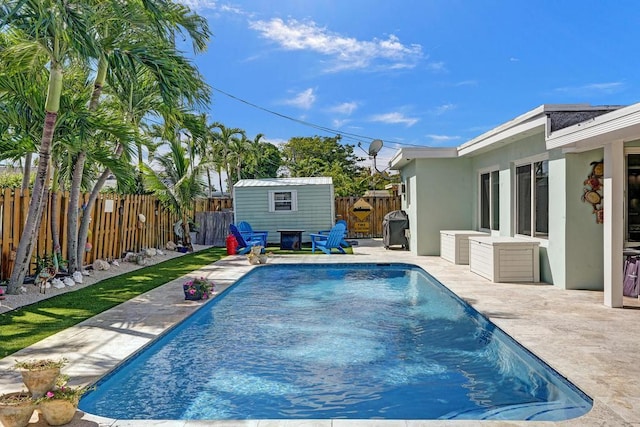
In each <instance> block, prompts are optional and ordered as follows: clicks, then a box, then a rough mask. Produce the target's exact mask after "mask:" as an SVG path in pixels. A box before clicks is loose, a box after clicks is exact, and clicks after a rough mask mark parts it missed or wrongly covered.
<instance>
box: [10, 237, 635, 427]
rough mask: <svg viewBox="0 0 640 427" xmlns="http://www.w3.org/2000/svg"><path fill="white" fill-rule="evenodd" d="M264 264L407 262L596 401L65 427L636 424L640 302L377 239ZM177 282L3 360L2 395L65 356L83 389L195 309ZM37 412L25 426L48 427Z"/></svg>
mask: <svg viewBox="0 0 640 427" xmlns="http://www.w3.org/2000/svg"><path fill="white" fill-rule="evenodd" d="M269 262H270V263H289V264H291V263H293V264H297V263H328V262H406V263H411V264H415V265H418V266H420V267H422V268H424V269H425V270H426V271H428V272H429V273H431V274H432V275H433V276H434V277H436V278H437V279H438V280H440V281H441V282H442V283H444V284H445V285H446V286H447V287H448V288H450V289H451V290H452V291H453V292H455V293H456V294H457V295H459V296H460V297H461V298H463V299H464V300H466V301H467V302H468V303H470V304H471V305H473V306H474V307H475V308H476V309H477V310H478V311H480V312H481V313H483V314H484V315H485V316H487V317H488V318H489V319H490V320H491V321H492V322H494V323H495V324H496V325H497V326H499V327H500V328H501V329H503V330H504V331H505V332H507V333H508V334H509V335H511V336H512V337H513V338H515V339H516V340H517V341H519V342H520V343H521V344H523V345H524V346H526V347H527V348H528V349H529V350H531V351H532V352H533V353H535V354H536V355H537V356H538V357H540V358H541V359H543V360H544V361H546V362H547V363H548V364H549V365H551V366H552V367H553V368H555V369H556V370H557V371H558V372H560V373H561V374H562V375H563V376H565V377H567V378H568V379H569V380H570V381H572V382H573V383H574V384H575V385H577V386H578V387H580V388H581V389H582V390H583V391H584V392H586V393H587V394H588V395H589V396H591V397H592V398H593V399H594V407H593V409H592V410H591V412H589V413H588V414H587V415H585V416H583V417H580V418H577V419H573V420H568V421H563V422H557V423H549V422H544V423H541V422H513V421H485V422H478V421H439V420H438V421H402V420H392V421H378V420H363V421H358V420H289V421H280V420H265V421H257V420H250V421H237V422H234V421H220V422H217V421H216V422H212V421H128V420H112V419H106V418H101V417H96V416H93V415H91V414H84V413H82V412H80V411H79V412H78V413H77V414H76V417H75V419H74V420H73V421H72V423H71V424H69V425H71V426H116V425H118V426H148V425H163V426H164V425H167V426H204V425H215V426H251V427H258V426H259V427H266V426H318V427H329V426H332V427H347V426H348V427H355V426H382V427H395V426H407V427H417V426H475V425H480V424H481V425H487V426H538V425H545V426H546V425H562V426H581V427H582V426H587V427H588V426H640V360H639V359H640V304H638V301H637V300H635V299H631V298H625V304H627V305H628V307H626V308H625V309H611V308H607V307H605V306H604V305H603V304H602V301H603V294H602V292H593V291H563V290H559V289H557V288H555V287H553V286H549V285H545V284H505V283H491V282H489V281H487V280H485V279H483V278H481V277H480V276H477V275H475V274H473V273H471V272H470V271H469V268H468V266H458V265H453V264H451V263H449V262H447V261H444V260H442V259H441V258H439V257H416V256H412V255H411V254H410V253H408V252H406V251H403V250H385V249H384V248H383V247H382V242H381V241H380V240H360V241H359V245H358V246H355V247H354V255H332V256H325V255H302V256H292V255H286V256H273V257H271V258H270V260H269ZM251 268H253V266H250V265H249V264H248V263H247V261H246V259H245V257H244V256H232V257H227V258H225V259H223V260H221V261H218V262H216V263H214V264H211V265H209V266H207V267H205V268H203V269H201V270H199V271H197V272H193V273H192V274H191V275H192V276H200V275H204V276H207V277H209V278H210V279H212V280H214V281H215V282H216V283H217V284H218V285H219V286H218V288H219V290H222V289H223V288H224V287H226V286H229V285H230V284H232V283H234V282H235V281H236V280H237V279H238V278H239V277H241V276H242V275H244V274H245V273H246V272H248V271H249V270H250V269H251ZM183 280H184V279H179V280H174V281H172V282H170V283H167V284H166V285H164V286H162V287H160V288H157V289H155V290H153V291H151V292H148V293H146V294H144V295H141V296H140V297H138V298H135V299H134V300H131V301H129V302H127V303H124V304H121V305H120V306H118V307H116V308H114V309H112V310H109V311H107V312H105V313H102V314H100V315H98V316H96V317H94V318H92V319H89V320H87V321H85V322H83V323H81V324H79V325H77V326H75V327H73V328H69V329H67V330H65V331H63V332H61V333H59V334H57V335H55V336H52V337H50V338H48V339H45V340H43V341H41V342H39V343H37V344H36V345H33V346H31V347H29V348H27V349H24V350H22V351H20V352H18V353H15V354H13V355H11V356H9V357H7V358H4V359H0V393H4V392H10V391H16V390H19V389H20V388H21V384H22V383H21V380H20V377H19V374H18V373H17V372H15V371H12V370H9V368H11V367H12V366H13V364H14V362H15V360H16V359H32V358H41V357H49V358H55V357H60V356H64V357H66V358H67V359H68V360H69V362H70V363H69V366H68V367H67V368H65V369H64V370H63V372H64V373H66V374H68V375H70V376H71V377H72V378H73V379H74V380H75V383H79V384H89V383H92V382H94V381H95V380H97V379H98V378H100V377H101V376H102V375H104V374H105V373H107V372H108V371H109V370H111V369H112V368H114V367H115V366H117V364H118V363H120V362H121V361H122V360H123V359H125V358H127V357H128V356H130V355H131V354H133V353H135V352H136V351H137V350H138V349H140V348H141V347H143V346H144V345H146V344H148V343H149V342H150V341H151V340H153V339H154V338H156V337H157V336H158V335H160V334H162V332H163V331H164V330H166V329H167V328H169V327H171V326H172V325H174V324H175V323H177V322H179V321H180V320H181V319H183V318H184V317H186V316H188V315H189V314H191V313H192V312H193V311H194V310H197V309H198V308H199V307H200V306H201V304H200V303H199V302H189V301H184V300H183V295H182V290H181V287H180V284H181V283H182V282H183ZM45 425H46V423H45V422H44V420H41V419H38V416H37V415H34V417H33V418H32V424H30V426H45Z"/></svg>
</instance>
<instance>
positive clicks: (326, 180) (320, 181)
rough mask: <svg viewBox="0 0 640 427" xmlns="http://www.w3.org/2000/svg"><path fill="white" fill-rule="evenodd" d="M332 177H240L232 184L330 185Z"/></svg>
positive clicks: (236, 186)
mask: <svg viewBox="0 0 640 427" xmlns="http://www.w3.org/2000/svg"><path fill="white" fill-rule="evenodd" d="M332 184H333V179H332V178H331V177H326V176H318V177H299V178H259V179H241V180H240V181H238V182H236V183H235V184H234V186H233V187H234V188H238V187H279V186H282V187H285V186H291V185H332Z"/></svg>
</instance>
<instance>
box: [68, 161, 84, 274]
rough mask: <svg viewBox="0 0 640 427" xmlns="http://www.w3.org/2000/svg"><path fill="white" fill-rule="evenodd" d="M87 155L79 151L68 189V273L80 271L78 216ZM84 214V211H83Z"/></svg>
mask: <svg viewBox="0 0 640 427" xmlns="http://www.w3.org/2000/svg"><path fill="white" fill-rule="evenodd" d="M86 158H87V153H86V152H85V151H81V152H80V153H79V154H78V157H77V159H76V161H75V162H74V165H73V174H72V178H71V188H70V189H69V209H68V211H67V218H68V220H67V221H68V222H67V244H68V247H67V258H68V260H69V273H73V272H75V271H78V270H80V269H82V257H78V256H77V253H78V251H79V249H78V215H79V213H78V212H79V206H78V205H79V202H80V185H81V183H82V175H83V173H84V162H85V159H86ZM85 212H86V211H85Z"/></svg>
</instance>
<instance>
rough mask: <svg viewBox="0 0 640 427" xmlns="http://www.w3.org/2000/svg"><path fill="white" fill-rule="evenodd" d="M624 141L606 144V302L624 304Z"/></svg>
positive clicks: (613, 305) (604, 235) (604, 237)
mask: <svg viewBox="0 0 640 427" xmlns="http://www.w3.org/2000/svg"><path fill="white" fill-rule="evenodd" d="M624 165H625V163H624V143H623V142H622V141H615V142H612V143H610V144H606V145H605V146H604V185H603V187H604V188H603V191H604V195H603V196H604V197H603V199H602V207H603V209H604V224H603V225H604V230H603V244H604V305H606V306H607V307H622V305H623V302H622V281H623V277H622V275H623V274H622V269H623V256H622V251H623V250H624V179H625V178H624V173H625V171H624Z"/></svg>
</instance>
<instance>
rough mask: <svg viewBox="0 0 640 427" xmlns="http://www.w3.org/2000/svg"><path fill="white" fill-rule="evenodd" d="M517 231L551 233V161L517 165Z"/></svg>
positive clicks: (528, 233)
mask: <svg viewBox="0 0 640 427" xmlns="http://www.w3.org/2000/svg"><path fill="white" fill-rule="evenodd" d="M516 233H517V234H522V235H525V236H533V237H547V236H548V233H549V162H548V161H547V160H544V161H541V162H534V163H529V164H524V165H520V166H518V167H516Z"/></svg>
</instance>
